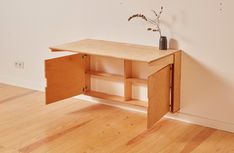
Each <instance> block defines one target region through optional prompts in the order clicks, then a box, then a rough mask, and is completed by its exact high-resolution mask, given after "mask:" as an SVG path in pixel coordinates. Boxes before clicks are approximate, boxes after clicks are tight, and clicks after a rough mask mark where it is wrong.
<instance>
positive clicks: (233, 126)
mask: <svg viewBox="0 0 234 153" xmlns="http://www.w3.org/2000/svg"><path fill="white" fill-rule="evenodd" d="M0 83H5V84H9V85H14V86H19V87H23V88H29V89H33V90H39V91H44V87H45V82H36V81H35V82H32V81H28V80H22V79H18V78H14V77H8V76H3V75H0ZM75 98H77V99H80V100H84V101H88V102H93V103H102V104H106V105H110V106H115V107H119V108H122V109H126V110H130V111H137V112H141V113H147V110H146V109H145V108H142V107H137V106H132V105H131V106H130V105H128V104H120V103H116V102H112V101H106V100H101V99H98V98H92V97H89V96H85V95H80V96H76V97H75ZM165 118H171V119H174V120H179V121H183V122H187V123H192V124H197V125H201V126H205V127H210V128H215V129H219V130H224V131H228V132H234V123H228V122H223V121H218V120H214V119H209V118H207V117H203V116H196V115H194V114H188V113H183V112H179V113H175V114H172V113H168V114H167V115H165Z"/></svg>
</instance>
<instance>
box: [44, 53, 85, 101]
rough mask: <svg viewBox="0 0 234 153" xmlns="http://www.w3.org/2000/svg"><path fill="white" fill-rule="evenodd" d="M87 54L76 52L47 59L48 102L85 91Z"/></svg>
mask: <svg viewBox="0 0 234 153" xmlns="http://www.w3.org/2000/svg"><path fill="white" fill-rule="evenodd" d="M84 58H85V56H83V55H82V54H74V55H69V56H64V57H59V58H54V59H49V60H46V61H45V76H46V79H47V87H46V104H50V103H53V102H56V101H59V100H63V99H65V98H69V97H73V96H76V95H79V94H81V93H83V88H84V86H85V60H84Z"/></svg>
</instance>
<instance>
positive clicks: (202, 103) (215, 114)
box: [181, 52, 234, 123]
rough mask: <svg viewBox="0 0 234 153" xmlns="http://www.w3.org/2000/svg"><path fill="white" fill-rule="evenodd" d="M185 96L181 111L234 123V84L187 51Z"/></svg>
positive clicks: (185, 59)
mask: <svg viewBox="0 0 234 153" xmlns="http://www.w3.org/2000/svg"><path fill="white" fill-rule="evenodd" d="M217 64H218V63H217ZM181 93H182V95H181V102H182V105H181V112H183V113H188V114H193V115H199V116H203V117H206V118H210V119H215V120H222V121H224V120H226V121H228V122H230V121H231V122H232V123H234V118H233V116H234V111H233V109H234V94H233V93H234V85H233V84H231V83H229V82H228V81H227V80H225V79H224V78H222V77H220V76H219V74H218V73H214V72H213V71H212V70H211V69H209V68H208V67H206V66H205V65H203V64H202V63H200V62H199V61H198V60H196V59H194V58H193V57H191V56H190V55H188V54H186V53H185V52H184V53H183V55H182V92H181Z"/></svg>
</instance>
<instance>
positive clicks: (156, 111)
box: [148, 65, 170, 128]
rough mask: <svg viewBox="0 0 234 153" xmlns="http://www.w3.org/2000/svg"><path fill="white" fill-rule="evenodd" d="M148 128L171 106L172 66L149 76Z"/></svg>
mask: <svg viewBox="0 0 234 153" xmlns="http://www.w3.org/2000/svg"><path fill="white" fill-rule="evenodd" d="M148 98H149V105H148V128H151V127H152V126H153V125H154V124H155V123H156V122H157V121H158V120H160V119H161V118H162V117H163V116H164V115H165V114H166V113H167V112H168V111H169V108H170V66H169V65H168V66H167V67H165V68H163V69H161V70H159V71H158V72H156V73H154V74H153V75H151V76H149V78H148Z"/></svg>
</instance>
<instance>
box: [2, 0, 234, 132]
mask: <svg viewBox="0 0 234 153" xmlns="http://www.w3.org/2000/svg"><path fill="white" fill-rule="evenodd" d="M220 3H222V6H220ZM161 5H163V6H164V7H165V11H164V14H163V16H162V18H163V25H164V26H163V31H164V34H165V35H167V36H168V37H169V38H173V39H175V40H176V41H177V42H178V47H179V48H180V49H182V50H183V51H184V54H183V63H182V95H181V96H182V101H181V103H182V109H181V113H180V114H178V115H176V116H173V117H175V118H178V119H183V120H187V121H191V122H195V123H198V124H202V125H206V126H211V127H216V128H220V129H224V130H228V131H232V132H234V111H233V110H234V70H233V68H232V66H233V65H234V60H233V57H234V47H233V45H232V44H233V35H234V29H233V27H234V18H233V13H234V10H233V9H232V6H234V1H232V0H222V1H221V0H173V1H170V0H167V1H166V0H147V1H143V0H118V1H117V0H49V1H48V0H40V1H38V0H20V1H15V0H0V53H1V54H0V55H1V56H0V81H1V82H5V83H11V84H15V85H21V86H25V87H30V88H37V89H43V87H44V82H45V80H44V68H43V64H44V63H43V61H44V59H46V58H50V57H52V56H57V54H58V53H53V54H52V53H49V50H48V46H51V45H55V44H60V43H64V42H69V41H74V40H80V39H83V38H99V39H106V40H113V41H121V42H129V43H138V44H145V45H157V42H158V35H156V34H154V33H150V32H147V31H146V30H145V29H146V28H147V27H146V26H145V25H144V23H143V22H140V21H134V22H131V23H128V22H127V18H128V17H129V16H130V15H131V14H133V13H136V12H143V13H145V14H147V15H151V12H150V10H151V9H159V8H160V6H161ZM220 7H222V10H220ZM59 55H61V54H59ZM16 60H20V61H24V62H25V68H24V70H18V69H15V67H14V61H16ZM114 90H116V89H113V91H114Z"/></svg>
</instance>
